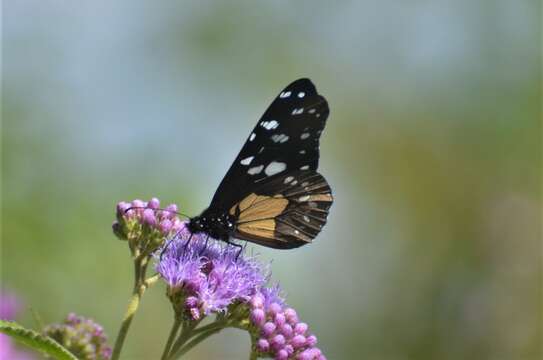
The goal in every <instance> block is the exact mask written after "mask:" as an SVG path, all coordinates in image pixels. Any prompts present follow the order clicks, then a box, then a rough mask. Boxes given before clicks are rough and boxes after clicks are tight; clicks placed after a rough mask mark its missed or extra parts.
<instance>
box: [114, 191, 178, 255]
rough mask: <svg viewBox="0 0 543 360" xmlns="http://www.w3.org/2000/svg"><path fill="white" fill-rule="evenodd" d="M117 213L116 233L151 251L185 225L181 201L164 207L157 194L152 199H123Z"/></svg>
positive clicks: (149, 252) (132, 243)
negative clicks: (181, 217)
mask: <svg viewBox="0 0 543 360" xmlns="http://www.w3.org/2000/svg"><path fill="white" fill-rule="evenodd" d="M116 217H117V220H116V221H115V222H114V223H113V226H112V227H113V233H114V234H115V235H116V236H117V237H118V238H119V239H121V240H128V242H129V245H130V248H131V249H133V250H135V249H139V251H144V252H146V253H147V254H149V255H150V254H151V253H152V252H154V251H155V250H156V249H157V247H159V246H160V245H161V244H162V243H164V240H165V239H167V238H169V237H171V236H173V235H175V233H176V232H177V231H179V230H180V228H181V226H180V225H181V220H180V219H179V218H178V217H177V205H175V204H171V205H168V206H166V208H164V209H160V201H159V200H158V199H157V198H152V199H151V200H149V202H145V201H142V200H133V201H132V202H131V203H128V202H124V201H121V202H119V203H118V204H117V216H116Z"/></svg>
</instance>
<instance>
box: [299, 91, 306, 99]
mask: <svg viewBox="0 0 543 360" xmlns="http://www.w3.org/2000/svg"><path fill="white" fill-rule="evenodd" d="M304 96H305V93H304V92H303V91H300V92H299V93H298V97H299V98H300V99H301V98H303V97H304Z"/></svg>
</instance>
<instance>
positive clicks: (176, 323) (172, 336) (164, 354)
mask: <svg viewBox="0 0 543 360" xmlns="http://www.w3.org/2000/svg"><path fill="white" fill-rule="evenodd" d="M180 326H181V319H180V318H178V317H177V316H176V317H175V320H174V322H173V325H172V329H171V330H170V335H169V336H168V341H167V342H166V346H165V347H164V351H163V352H162V357H161V359H162V360H165V359H167V358H168V354H169V353H170V348H171V347H172V344H173V341H174V340H175V337H176V335H177V332H178V331H179V327H180Z"/></svg>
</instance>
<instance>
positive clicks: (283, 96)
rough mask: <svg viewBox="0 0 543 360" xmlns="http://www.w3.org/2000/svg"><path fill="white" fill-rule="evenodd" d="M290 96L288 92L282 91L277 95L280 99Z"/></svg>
mask: <svg viewBox="0 0 543 360" xmlns="http://www.w3.org/2000/svg"><path fill="white" fill-rule="evenodd" d="M290 94H292V93H291V92H290V91H283V92H282V93H281V94H279V97H280V98H288V97H289V96H290Z"/></svg>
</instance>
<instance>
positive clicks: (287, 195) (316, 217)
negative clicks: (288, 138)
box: [229, 170, 333, 249]
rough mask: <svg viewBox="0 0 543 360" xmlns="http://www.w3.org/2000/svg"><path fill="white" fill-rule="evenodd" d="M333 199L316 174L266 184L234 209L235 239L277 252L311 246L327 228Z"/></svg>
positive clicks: (285, 177)
mask: <svg viewBox="0 0 543 360" xmlns="http://www.w3.org/2000/svg"><path fill="white" fill-rule="evenodd" d="M332 202H333V198H332V191H331V189H330V186H329V185H328V183H327V182H326V180H325V179H324V177H323V176H322V175H320V174H319V173H317V172H315V171H313V170H295V171H292V172H289V173H286V174H284V175H280V176H276V177H275V178H273V179H271V180H266V181H263V182H262V184H261V185H260V186H259V187H258V188H257V189H255V190H254V192H251V193H250V194H249V195H247V196H246V197H245V198H243V199H242V200H241V201H240V202H239V203H237V204H235V205H234V206H232V208H231V209H230V211H229V213H230V214H231V215H233V216H236V218H237V224H236V231H235V233H234V237H236V238H238V239H243V240H248V241H252V242H255V243H257V244H261V245H265V246H268V247H272V248H277V249H291V248H295V247H299V246H302V245H304V244H307V243H310V242H311V241H312V240H313V239H314V238H315V237H316V236H317V235H318V233H319V232H320V231H321V229H322V227H323V226H324V225H325V224H326V219H327V217H328V211H329V209H330V206H332Z"/></svg>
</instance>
